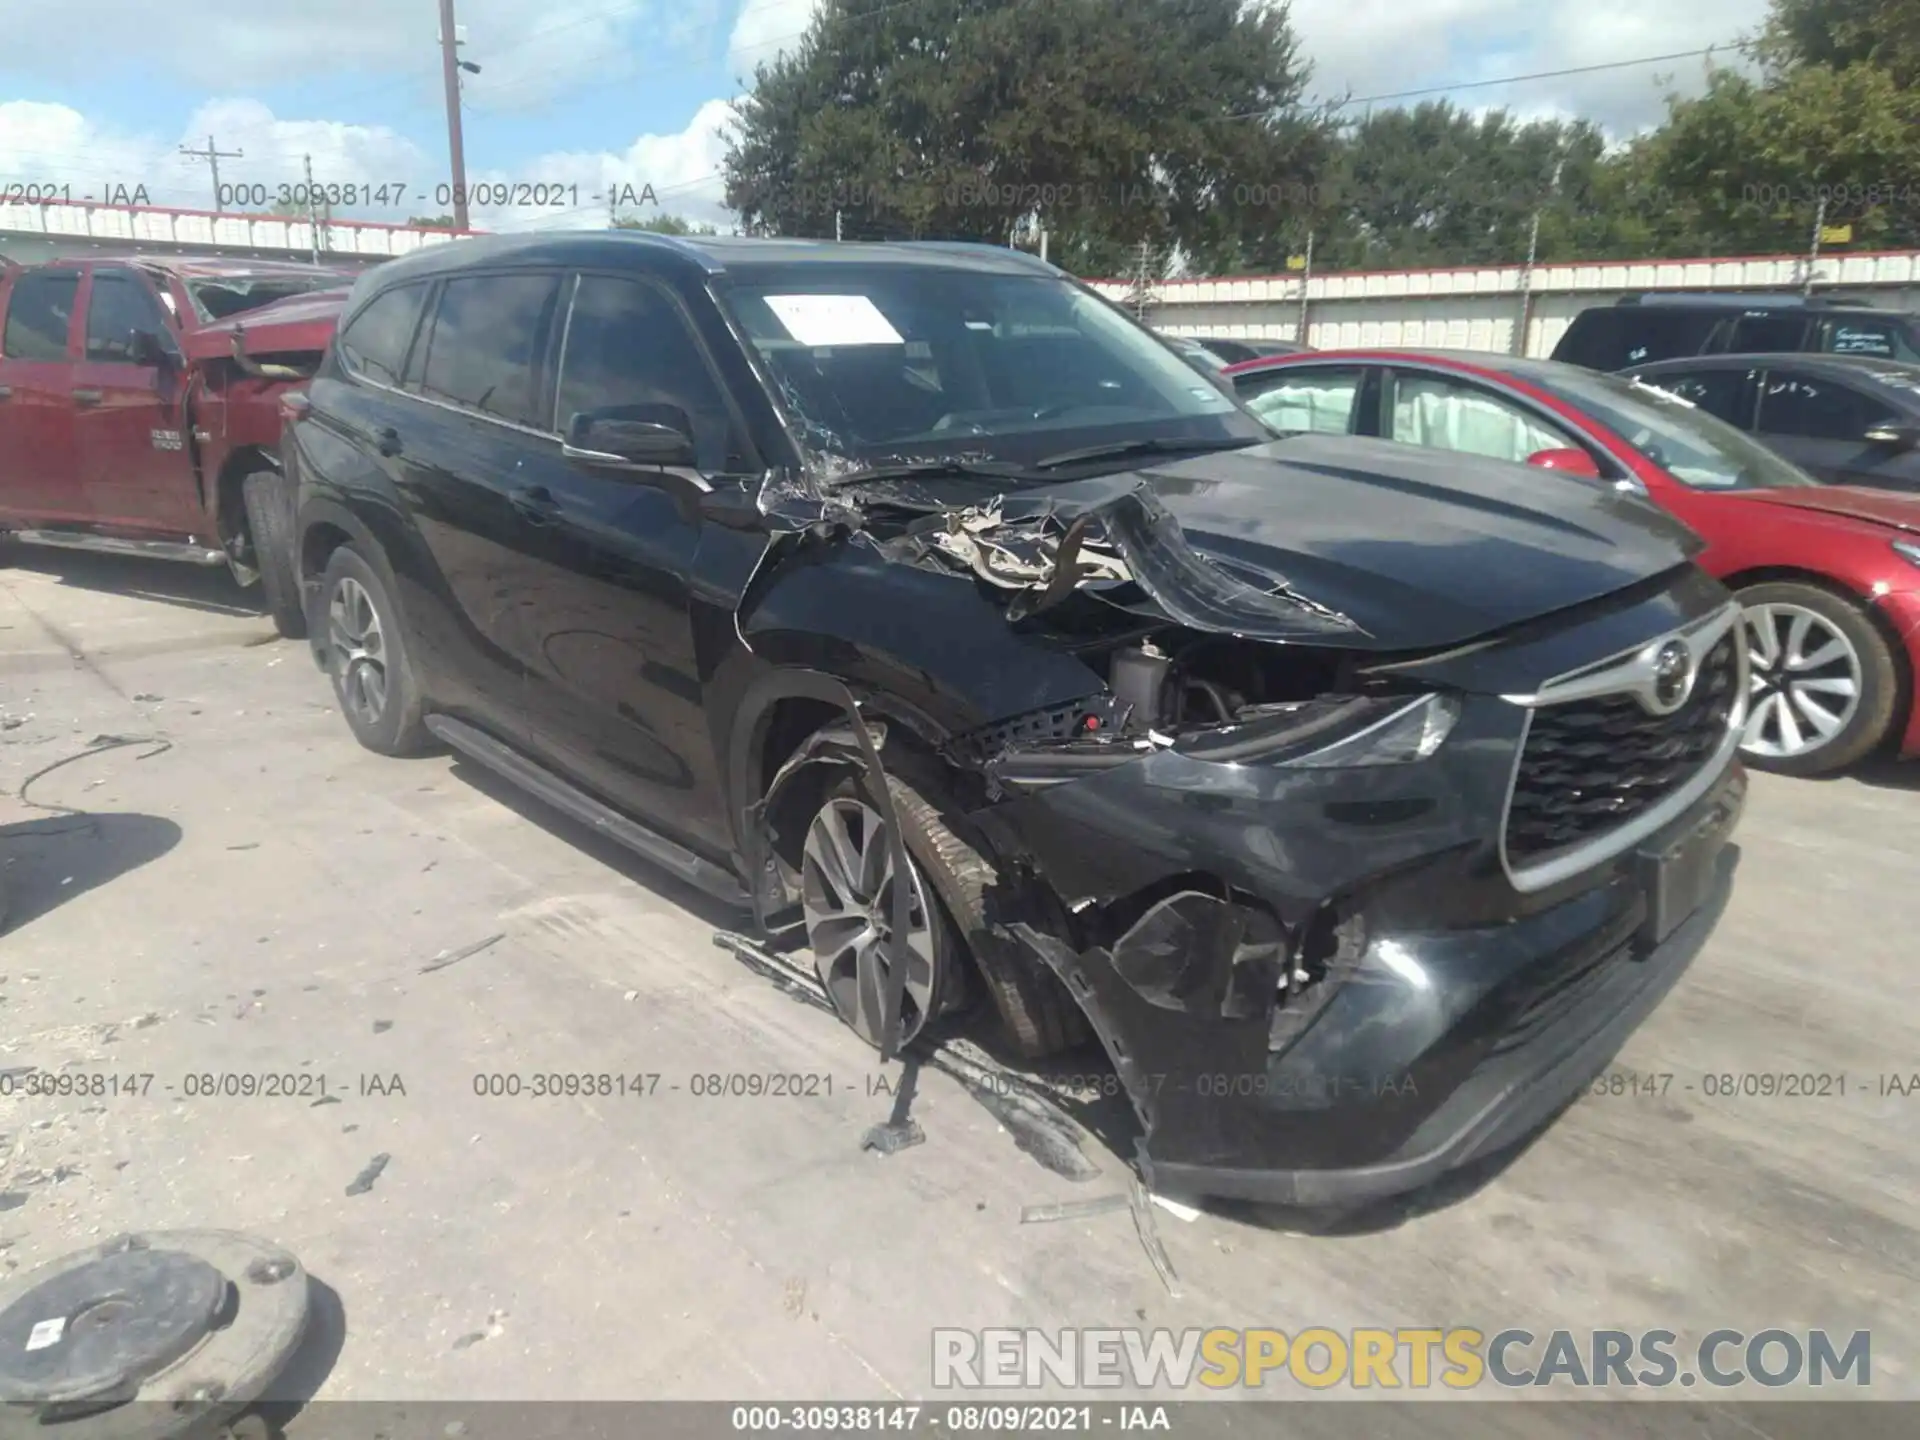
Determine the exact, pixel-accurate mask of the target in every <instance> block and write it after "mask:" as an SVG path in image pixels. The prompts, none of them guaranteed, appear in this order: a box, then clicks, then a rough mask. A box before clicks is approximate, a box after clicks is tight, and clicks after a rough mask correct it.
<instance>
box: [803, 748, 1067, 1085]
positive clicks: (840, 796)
mask: <svg viewBox="0 0 1920 1440" xmlns="http://www.w3.org/2000/svg"><path fill="white" fill-rule="evenodd" d="M881 763H882V765H883V767H884V768H885V769H886V772H887V787H888V797H889V798H890V799H891V800H892V802H893V810H894V814H895V815H897V816H898V817H899V819H900V824H901V829H902V831H903V833H902V835H901V840H902V842H903V843H904V844H905V846H906V850H907V855H908V857H909V859H910V860H911V861H912V864H913V867H914V870H915V871H916V872H917V878H918V880H919V881H920V882H921V887H922V889H923V890H924V888H925V887H927V886H931V889H932V892H933V901H934V903H933V904H932V905H931V907H930V910H931V914H930V916H929V930H930V932H931V934H930V958H931V960H932V970H933V973H932V976H931V983H930V988H927V990H926V993H927V994H929V995H931V997H932V999H931V1002H930V1004H929V1005H927V1006H926V1007H924V1008H925V1011H926V1013H923V1014H921V1015H920V1016H918V1017H913V1016H906V1017H903V1018H905V1019H908V1020H910V1021H911V1022H912V1023H911V1024H910V1025H903V1026H902V1043H905V1040H906V1039H908V1038H911V1035H910V1034H909V1030H910V1031H911V1034H912V1035H917V1034H918V1033H919V1032H920V1030H921V1029H923V1028H924V1026H925V1025H926V1023H927V1022H928V1021H929V1020H932V1019H937V1018H938V1017H939V1016H940V1015H942V1014H944V1013H947V1012H949V1011H951V1010H953V1009H957V1008H959V1007H960V1006H962V1005H963V1004H964V1003H965V1001H966V992H967V990H968V989H970V988H971V987H970V986H969V984H968V982H969V981H970V980H971V979H972V978H973V976H974V975H978V977H979V979H980V980H981V981H982V982H983V983H984V987H985V989H986V991H987V994H988V996H989V998H990V999H991V1000H992V1002H993V1007H994V1009H995V1011H996V1012H998V1016H999V1019H1000V1022H1001V1029H1002V1031H1003V1033H1004V1035H1005V1037H1006V1039H1007V1041H1008V1043H1009V1044H1010V1045H1011V1047H1012V1048H1013V1050H1014V1051H1015V1052H1016V1053H1017V1054H1018V1055H1019V1056H1020V1057H1021V1058H1022V1059H1025V1060H1040V1059H1045V1058H1046V1057H1048V1056H1051V1055H1057V1054H1059V1053H1061V1052H1063V1051H1066V1050H1071V1049H1073V1048H1075V1047H1077V1046H1079V1045H1083V1044H1085V1043H1086V1042H1087V1041H1088V1040H1089V1039H1091V1037H1092V1031H1091V1029H1090V1028H1089V1027H1088V1025H1087V1020H1086V1016H1085V1015H1084V1014H1082V1013H1081V1010H1080V1006H1079V1004H1078V1003H1077V1002H1076V1001H1075V1000H1074V998H1073V996H1072V995H1071V994H1070V993H1069V992H1068V990H1067V987H1066V986H1065V985H1064V984H1062V983H1061V981H1060V978H1059V977H1058V976H1057V975H1055V974H1054V973H1053V972H1052V971H1051V970H1049V969H1046V968H1045V967H1044V966H1043V965H1042V963H1041V962H1040V961H1038V960H1036V959H1034V958H1032V957H1030V956H1028V955H1026V954H1024V953H1018V952H1017V951H1016V949H1015V947H1014V945H1013V943H1012V942H1011V941H1009V940H1007V939H1006V938H1004V937H1003V936H1002V935H1001V934H1000V933H999V932H998V931H997V930H996V929H995V928H994V927H993V926H992V924H991V923H990V921H989V920H988V913H989V912H988V906H989V903H990V897H991V895H992V894H993V892H994V890H995V889H996V887H997V886H998V885H999V883H1000V880H999V873H998V871H997V870H996V869H995V868H994V866H993V864H992V862H991V861H990V860H988V858H987V857H986V856H985V855H984V854H983V853H982V852H981V850H980V849H979V848H978V847H977V846H975V845H973V844H972V843H970V842H969V841H968V840H967V839H965V838H964V833H965V826H964V825H963V824H962V823H961V822H960V821H959V820H958V818H957V817H956V816H954V815H953V814H952V812H951V811H950V810H949V809H948V808H947V807H945V806H943V805H942V804H941V803H940V802H939V800H938V799H937V798H936V797H938V796H939V795H940V794H941V793H942V791H941V786H940V784H939V780H938V777H937V774H936V773H935V768H934V767H933V766H932V765H930V764H922V763H917V762H916V758H915V757H914V756H912V755H910V754H907V753H905V752H902V751H900V750H899V749H897V748H896V747H891V746H890V747H888V751H887V753H886V754H884V755H883V756H882V758H881ZM862 785H863V782H861V781H859V780H854V779H848V780H845V781H843V782H841V783H840V784H839V785H836V786H834V787H832V788H831V789H829V790H828V791H827V792H826V794H825V795H824V796H823V797H822V800H821V805H820V808H819V809H818V810H816V812H815V815H814V819H813V821H812V822H811V823H810V824H809V826H808V829H807V836H806V840H805V841H804V842H803V844H802V847H801V852H802V854H801V875H800V889H801V899H802V907H803V910H804V909H808V908H809V906H808V899H809V888H808V887H809V885H811V884H817V882H818V878H819V877H818V873H817V867H816V874H815V876H812V877H810V876H809V875H808V874H807V868H808V863H809V862H808V860H807V856H806V852H807V850H808V849H809V848H810V847H813V846H814V844H815V841H816V833H815V832H816V828H817V827H818V826H820V825H821V823H822V820H821V817H822V816H823V815H825V814H826V813H827V812H829V811H830V810H831V809H832V808H833V807H834V806H835V804H836V802H845V801H846V800H848V799H849V798H859V799H860V802H861V803H862V804H863V805H864V806H865V807H866V809H867V810H868V811H869V812H870V813H871V814H872V815H873V816H874V819H875V822H876V823H877V822H878V811H877V810H874V809H873V806H872V802H871V800H869V799H866V798H865V793H866V792H865V791H864V789H863V788H862ZM879 838H881V839H882V840H883V839H884V837H879ZM814 899H815V904H814V905H813V906H812V907H811V908H812V910H814V911H816V912H817V911H820V910H821V909H823V908H824V907H822V906H820V905H819V904H818V899H819V897H818V895H817V893H816V895H815V896H814ZM855 913H859V912H857V911H856V912H855ZM880 918H881V919H883V920H884V919H885V918H886V912H885V911H884V910H882V911H881V913H880ZM814 920H815V914H813V913H809V915H808V927H807V928H808V939H809V941H811V942H812V943H813V945H814V955H815V962H816V966H817V968H819V969H820V970H821V971H822V979H823V980H825V981H826V983H827V988H828V996H829V998H830V999H831V998H833V992H834V984H833V981H831V980H828V979H827V975H826V972H827V971H828V970H829V969H830V968H831V966H832V962H833V957H832V956H831V955H830V954H829V955H823V953H822V952H823V951H831V950H832V949H833V947H834V943H835V941H836V940H837V939H838V938H839V936H838V935H837V934H836V933H835V932H834V931H833V930H831V929H829V930H828V931H827V932H826V933H825V934H822V933H821V932H819V931H818V930H817V929H816V926H815V924H814ZM847 928H851V926H849V927H847ZM969 958H970V959H971V960H972V962H973V963H972V965H971V966H969V965H968V964H967V961H968V960H969ZM882 973H884V970H883V971H882ZM909 980H910V982H911V980H912V975H911V972H910V973H909ZM844 989H845V987H844V985H843V993H844ZM835 1009H836V1010H838V1011H839V1012H840V1015H841V1018H842V1019H844V1020H846V1021H847V1022H848V1024H849V1025H852V1027H853V1029H854V1030H855V1032H856V1033H859V1034H861V1035H862V1037H863V1038H866V1039H868V1043H870V1044H876V1045H877V1044H878V1043H879V1039H878V1037H877V1036H871V1037H869V1036H867V1035H866V1034H865V1031H866V1029H870V1028H871V1026H864V1027H863V1025H862V1024H858V1023H855V1019H854V1017H853V1016H852V1015H850V1014H849V1012H848V1010H847V1008H845V1007H844V1006H843V1005H842V1003H841V1002H840V1001H839V1000H835Z"/></svg>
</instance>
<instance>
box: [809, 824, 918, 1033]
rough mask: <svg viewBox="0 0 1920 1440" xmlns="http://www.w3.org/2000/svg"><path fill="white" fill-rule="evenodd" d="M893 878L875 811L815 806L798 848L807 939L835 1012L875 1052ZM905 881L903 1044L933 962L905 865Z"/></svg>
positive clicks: (914, 1028)
mask: <svg viewBox="0 0 1920 1440" xmlns="http://www.w3.org/2000/svg"><path fill="white" fill-rule="evenodd" d="M895 879H896V877H895V875H894V870H893V854H892V849H891V847H890V846H889V845H888V843H887V832H886V824H885V822H884V821H883V820H882V819H881V818H880V814H879V812H878V811H876V810H875V809H874V808H873V807H872V806H871V805H868V804H867V803H866V802H865V801H864V800H860V799H856V798H854V797H852V796H835V797H833V798H831V799H829V800H828V801H827V802H826V804H824V805H823V806H821V807H820V812H819V814H817V815H815V816H814V819H813V824H812V825H810V826H809V827H808V828H807V838H806V841H805V843H804V844H803V846H802V847H801V858H800V896H801V906H802V910H803V912H804V914H805V917H806V925H807V939H808V941H809V942H810V943H811V944H812V946H813V954H814V965H815V967H816V968H817V969H818V971H819V973H820V981H821V983H822V984H823V985H825V986H826V989H827V998H828V999H829V1000H831V1001H832V1002H833V1008H834V1009H835V1010H837V1011H838V1012H839V1013H840V1018H841V1019H843V1020H845V1021H846V1022H847V1024H848V1025H850V1026H852V1027H853V1030H854V1032H855V1033H856V1034H857V1035H859V1036H860V1038H861V1039H863V1040H865V1041H866V1042H867V1043H868V1044H869V1045H875V1046H877V1045H879V1044H880V1038H881V1037H880V1032H879V1026H878V1024H877V1021H878V1018H879V1016H880V1015H881V1013H882V1010H881V997H882V996H883V995H884V994H885V985H886V979H887V972H888V968H889V967H888V963H887V954H886V940H887V937H888V935H889V933H890V932H891V929H892V924H893V886H894V883H895ZM906 879H907V883H908V885H909V886H910V887H911V889H910V892H909V896H908V916H909V923H908V930H907V934H906V936H905V937H904V938H905V940H906V949H907V978H906V989H905V990H904V992H903V993H902V996H901V1014H900V1030H899V1041H900V1043H901V1044H903V1045H904V1044H906V1043H907V1042H908V1041H909V1040H911V1039H913V1038H914V1036H916V1035H918V1034H919V1033H920V1031H921V1029H922V1028H923V1027H924V1026H925V1025H926V1023H927V1020H928V1018H929V1015H930V1012H931V1010H932V1006H933V994H934V979H935V976H934V965H935V964H936V963H937V961H936V958H935V956H934V940H933V925H932V916H931V915H930V914H929V912H928V909H927V897H926V891H925V889H924V887H923V886H922V884H921V881H920V874H919V871H918V869H917V868H916V867H915V866H914V865H913V864H912V863H911V862H909V863H908V866H907V876H906ZM863 996H864V997H866V998H864V999H863Z"/></svg>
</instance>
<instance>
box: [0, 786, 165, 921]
mask: <svg viewBox="0 0 1920 1440" xmlns="http://www.w3.org/2000/svg"><path fill="white" fill-rule="evenodd" d="M180 833H181V832H180V827H179V826H178V825H176V824H174V823H173V822H172V821H171V820H162V819H161V818H159V817H158V816H155V815H137V814H123V813H105V814H77V815H49V816H48V817H47V818H46V819H44V820H26V821H21V822H20V823H18V824H13V825H0V934H5V935H11V934H13V933H14V932H15V931H17V930H20V929H22V928H23V927H25V926H27V925H31V924H32V923H33V922H34V921H35V920H38V919H39V918H40V917H41V916H43V915H45V914H47V913H48V912H49V911H52V910H56V909H58V908H59V907H60V906H62V905H64V904H66V903H67V902H68V901H69V900H74V899H77V898H79V897H80V896H82V895H84V894H86V893H87V892H88V891H89V890H93V889H97V888H98V887H99V886H102V885H105V884H106V883H108V882H109V881H111V880H115V879H118V878H119V877H120V876H122V875H124V874H126V873H127V872H128V871H130V870H138V869H139V868H140V867H141V866H142V865H145V864H147V863H148V862H150V861H153V860H157V859H159V858H160V857H161V856H162V855H164V854H166V853H167V852H168V851H169V850H171V849H173V847H174V846H176V845H178V844H179V843H180Z"/></svg>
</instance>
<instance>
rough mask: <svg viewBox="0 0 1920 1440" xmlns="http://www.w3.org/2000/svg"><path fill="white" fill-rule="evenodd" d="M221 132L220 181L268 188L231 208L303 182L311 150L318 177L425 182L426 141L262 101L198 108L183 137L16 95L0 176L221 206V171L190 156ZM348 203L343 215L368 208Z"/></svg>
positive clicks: (95, 192)
mask: <svg viewBox="0 0 1920 1440" xmlns="http://www.w3.org/2000/svg"><path fill="white" fill-rule="evenodd" d="M209 134H212V135H213V136H215V137H216V138H217V140H218V143H219V148H220V149H221V150H223V151H232V150H238V151H240V152H242V153H241V154H240V155H238V156H231V157H223V158H222V159H221V162H220V182H221V184H222V186H223V187H225V186H248V187H251V186H259V187H261V190H260V191H256V192H254V195H258V194H261V193H264V196H265V204H257V203H250V202H252V201H253V199H254V195H249V194H247V193H245V192H242V193H240V194H238V195H234V196H232V197H231V203H229V204H228V205H227V206H226V207H225V208H227V209H230V210H259V209H265V208H267V207H268V206H270V205H271V204H272V203H273V202H274V201H275V200H276V199H278V198H279V187H280V186H281V185H283V184H284V185H293V184H295V183H298V182H299V181H300V180H301V179H302V177H303V176H304V174H305V164H306V159H307V157H311V159H312V163H313V177H314V180H315V182H316V183H322V184H326V183H331V184H346V183H355V184H362V185H373V184H382V183H388V184H393V183H404V184H406V185H408V186H410V187H412V188H414V189H416V190H418V188H419V187H420V186H421V185H422V184H424V183H425V181H424V177H425V174H426V160H425V157H424V156H423V154H422V153H421V151H420V149H419V147H418V146H416V145H415V144H414V143H413V142H412V141H411V140H408V139H407V138H406V137H405V136H403V135H400V134H399V133H398V132H396V131H394V130H390V129H388V128H387V127H385V126H379V125H350V124H347V123H345V122H342V121H337V120H283V119H280V118H279V117H277V116H275V115H274V113H273V112H272V111H271V110H269V109H268V108H267V107H266V106H265V105H263V104H261V103H260V102H259V101H258V100H247V99H223V100H210V101H208V102H207V103H206V104H204V105H202V106H201V107H200V108H199V109H198V110H196V111H194V113H193V114H192V116H191V117H190V118H189V119H188V121H187V123H186V126H185V128H184V129H183V131H182V133H181V134H180V135H178V136H175V137H171V138H167V137H162V136H158V135H153V134H132V133H128V132H125V131H119V130H115V129H112V128H110V127H106V126H102V125H99V124H96V123H95V122H93V121H91V120H89V119H88V118H87V117H86V116H85V115H83V114H81V113H80V112H79V111H78V110H75V109H73V108H71V107H70V106H66V105H51V104H44V103H40V102H37V101H31V100H15V101H10V102H8V103H6V104H0V177H4V178H6V179H8V180H11V181H17V182H19V183H21V184H23V185H26V184H36V183H37V184H42V185H45V184H48V183H57V184H61V185H64V186H67V187H69V189H70V192H71V198H73V199H75V200H82V199H97V200H107V199H109V198H116V196H117V198H127V197H128V195H129V194H130V192H132V191H134V190H136V189H139V190H142V191H144V192H145V198H146V200H147V201H148V203H151V204H154V205H167V206H176V207H178V208H181V209H188V210H208V209H212V208H213V202H214V199H215V196H214V191H213V176H212V173H211V171H210V170H209V169H208V167H207V163H206V161H204V160H195V159H192V158H189V157H188V156H186V155H183V154H182V153H181V147H182V146H183V145H191V146H196V147H204V146H205V144H206V137H207V136H208V135H209ZM364 211H365V207H352V206H345V207H340V208H339V209H338V210H337V211H336V213H340V214H352V213H364Z"/></svg>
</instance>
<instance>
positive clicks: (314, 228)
mask: <svg viewBox="0 0 1920 1440" xmlns="http://www.w3.org/2000/svg"><path fill="white" fill-rule="evenodd" d="M300 163H301V165H302V167H303V168H304V169H305V170H306V174H307V236H308V238H309V239H310V240H311V241H312V242H313V263H314V264H316V265H318V264H319V263H320V211H319V210H318V209H317V208H316V207H315V205H314V203H313V156H311V155H302V156H301V157H300Z"/></svg>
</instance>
